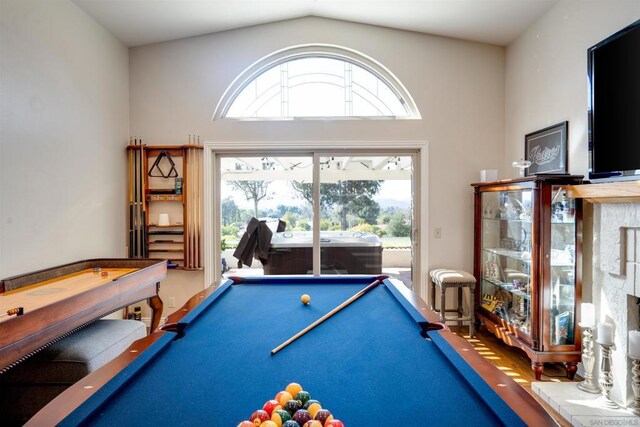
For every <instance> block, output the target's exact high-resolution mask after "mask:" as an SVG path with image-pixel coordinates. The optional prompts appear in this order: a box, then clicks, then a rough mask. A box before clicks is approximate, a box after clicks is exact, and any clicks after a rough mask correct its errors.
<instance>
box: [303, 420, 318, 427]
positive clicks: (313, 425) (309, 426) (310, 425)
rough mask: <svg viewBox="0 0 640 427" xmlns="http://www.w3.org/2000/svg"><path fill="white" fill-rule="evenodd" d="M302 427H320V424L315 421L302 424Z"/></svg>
mask: <svg viewBox="0 0 640 427" xmlns="http://www.w3.org/2000/svg"><path fill="white" fill-rule="evenodd" d="M303 427H322V423H321V422H320V421H316V420H310V421H307V422H306V423H304V426H303Z"/></svg>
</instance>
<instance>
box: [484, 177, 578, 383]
mask: <svg viewBox="0 0 640 427" xmlns="http://www.w3.org/2000/svg"><path fill="white" fill-rule="evenodd" d="M581 182H582V177H581V176H570V175H540V176H533V177H525V178H520V179H514V180H503V181H497V182H489V183H477V184H472V185H473V187H474V189H475V196H474V200H475V202H474V212H475V213H474V216H475V238H474V247H475V251H474V252H475V254H474V274H475V276H476V279H477V280H478V283H479V284H480V286H478V287H477V288H476V296H475V314H476V323H477V326H478V327H480V325H481V324H483V325H484V326H485V327H487V329H489V330H490V331H492V332H493V333H495V334H496V336H498V337H499V338H501V339H502V340H503V341H504V342H505V343H507V344H509V345H512V346H515V347H519V348H521V349H522V350H524V351H525V352H526V353H527V355H528V356H529V358H530V359H531V367H532V369H533V370H534V372H535V376H536V379H538V380H540V379H541V377H542V373H543V367H544V363H545V362H563V363H565V365H566V368H567V376H568V377H569V378H573V376H574V374H575V372H576V369H577V363H578V362H579V361H580V358H581V353H580V345H581V342H580V329H579V328H578V327H577V324H578V321H579V319H578V318H577V316H578V312H577V311H576V307H578V305H579V298H580V290H581V278H580V270H579V268H578V266H580V265H581V258H580V257H581V246H580V245H581V242H580V239H579V238H580V236H581V226H582V204H581V201H580V200H574V199H571V198H570V197H568V195H567V193H566V191H565V188H566V186H569V185H575V184H580V183H581Z"/></svg>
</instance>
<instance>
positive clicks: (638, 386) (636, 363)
mask: <svg viewBox="0 0 640 427" xmlns="http://www.w3.org/2000/svg"><path fill="white" fill-rule="evenodd" d="M629 359H631V363H632V364H633V367H632V368H631V388H632V389H633V403H632V404H631V405H630V406H629V409H630V410H631V412H633V414H634V415H635V416H638V417H640V358H638V357H633V356H631V355H630V356H629Z"/></svg>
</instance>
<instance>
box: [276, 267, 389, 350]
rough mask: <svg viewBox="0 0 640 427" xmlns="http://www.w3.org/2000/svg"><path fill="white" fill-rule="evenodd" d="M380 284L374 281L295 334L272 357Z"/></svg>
mask: <svg viewBox="0 0 640 427" xmlns="http://www.w3.org/2000/svg"><path fill="white" fill-rule="evenodd" d="M380 283H382V280H381V279H376V280H374V281H373V282H372V283H371V284H370V285H368V286H367V287H366V288H364V289H361V290H360V291H358V292H357V293H356V294H355V295H353V296H352V297H351V298H349V299H348V300H346V301H345V302H343V303H342V304H340V305H339V306H337V307H336V308H334V309H333V310H331V311H330V312H328V313H327V314H325V315H324V316H322V317H321V318H319V319H318V320H316V321H315V322H313V323H312V324H310V325H309V326H307V327H306V328H304V329H303V330H301V331H300V332H298V333H297V334H295V335H294V336H292V337H291V338H289V339H288V340H286V341H285V342H283V343H282V344H280V345H279V346H277V347H276V348H274V349H273V350H271V355H272V356H273V355H274V354H276V353H277V352H279V351H280V350H282V349H283V348H285V347H286V346H288V345H289V344H291V343H292V342H294V341H295V340H297V339H298V338H300V337H301V336H303V335H304V334H306V333H307V332H309V331H310V330H312V329H313V328H315V327H316V326H318V325H320V324H321V323H322V322H324V321H325V320H327V319H328V318H330V317H331V316H333V315H334V314H336V313H338V312H339V311H341V310H342V309H343V308H345V307H347V306H349V305H350V304H351V303H353V302H354V301H355V300H357V299H358V298H360V297H361V296H363V295H364V294H366V293H367V292H369V291H370V290H371V289H373V288H375V287H376V286H378V285H379V284H380Z"/></svg>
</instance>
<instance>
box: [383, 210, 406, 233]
mask: <svg viewBox="0 0 640 427" xmlns="http://www.w3.org/2000/svg"><path fill="white" fill-rule="evenodd" d="M387 231H388V232H389V234H390V235H392V236H395V237H409V236H411V223H410V222H409V220H408V218H407V215H405V214H404V213H402V212H397V213H395V214H393V217H391V221H389V225H388V226H387Z"/></svg>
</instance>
